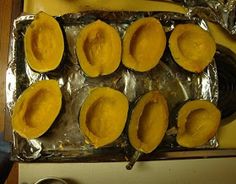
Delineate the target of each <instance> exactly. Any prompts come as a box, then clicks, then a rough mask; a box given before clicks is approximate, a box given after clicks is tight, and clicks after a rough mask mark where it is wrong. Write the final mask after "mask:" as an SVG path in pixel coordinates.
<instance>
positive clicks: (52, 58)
mask: <svg viewBox="0 0 236 184" xmlns="http://www.w3.org/2000/svg"><path fill="white" fill-rule="evenodd" d="M24 49H25V56H26V61H27V62H28V64H29V66H30V67H31V68H32V69H33V70H35V71H38V72H47V71H50V70H54V69H56V68H57V67H58V65H59V64H60V62H61V59H62V56H63V53H64V39H63V34H62V31H61V28H60V25H59V23H58V22H57V21H56V20H55V19H54V18H53V17H51V16H49V15H47V14H46V13H44V12H40V13H38V14H37V15H35V19H34V20H33V21H32V22H31V24H30V25H29V27H27V29H26V32H25V36H24Z"/></svg>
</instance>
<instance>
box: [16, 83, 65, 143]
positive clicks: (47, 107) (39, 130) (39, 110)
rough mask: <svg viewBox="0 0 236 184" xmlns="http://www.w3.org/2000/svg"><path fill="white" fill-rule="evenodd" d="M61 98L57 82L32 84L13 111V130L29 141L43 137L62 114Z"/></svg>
mask: <svg viewBox="0 0 236 184" xmlns="http://www.w3.org/2000/svg"><path fill="white" fill-rule="evenodd" d="M61 98H62V94H61V90H60V88H59V86H58V83H57V81H55V80H43V81H40V82H37V83H35V84H32V85H31V86H30V87H29V88H27V89H26V90H25V91H24V92H23V93H22V94H21V96H20V97H19V98H18V100H17V102H16V105H15V107H14V109H13V115H12V127H13V130H15V131H16V132H17V133H18V134H19V135H21V136H22V137H24V138H27V139H33V138H37V137H39V136H41V135H43V134H44V133H45V132H46V131H47V130H48V129H49V128H50V126H51V125H52V123H53V122H54V120H55V119H56V117H57V115H58V114H59V112H60V109H61Z"/></svg>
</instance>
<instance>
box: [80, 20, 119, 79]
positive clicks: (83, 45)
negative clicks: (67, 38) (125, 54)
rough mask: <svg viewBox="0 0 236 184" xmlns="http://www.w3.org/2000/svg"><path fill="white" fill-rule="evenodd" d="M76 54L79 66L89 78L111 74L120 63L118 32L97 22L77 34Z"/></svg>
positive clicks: (99, 21)
mask: <svg viewBox="0 0 236 184" xmlns="http://www.w3.org/2000/svg"><path fill="white" fill-rule="evenodd" d="M76 52H77V56H78V59H79V63H80V66H81V67H82V69H83V71H84V72H85V73H86V74H87V75H88V76H89V77H97V76H100V75H108V74H111V73H113V72H114V71H115V70H116V69H117V68H118V66H119V65H120V61H121V40H120V36H119V33H118V31H116V30H115V28H113V27H112V26H110V25H108V24H107V23H105V22H103V21H101V20H97V21H95V22H93V23H90V24H88V25H87V26H86V27H84V28H83V29H82V30H81V32H80V33H79V36H78V39H77V42H76Z"/></svg>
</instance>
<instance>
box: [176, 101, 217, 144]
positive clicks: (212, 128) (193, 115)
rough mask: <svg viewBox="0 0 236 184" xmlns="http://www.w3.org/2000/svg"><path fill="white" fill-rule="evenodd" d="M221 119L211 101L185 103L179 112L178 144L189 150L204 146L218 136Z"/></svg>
mask: <svg viewBox="0 0 236 184" xmlns="http://www.w3.org/2000/svg"><path fill="white" fill-rule="evenodd" d="M220 119H221V113H220V111H219V110H218V109H217V107H215V105H214V104H213V103H211V102H209V101H206V100H194V101H189V102H187V103H185V104H184V105H183V106H182V107H181V109H180V110H179V112H178V119H177V126H178V132H177V142H178V144H179V145H181V146H184V147H188V148H194V147H198V146H201V145H204V144H205V143H207V141H209V139H211V138H212V137H213V136H214V135H215V134H216V132H217V129H218V127H219V125H220Z"/></svg>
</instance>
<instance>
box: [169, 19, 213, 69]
mask: <svg viewBox="0 0 236 184" xmlns="http://www.w3.org/2000/svg"><path fill="white" fill-rule="evenodd" d="M169 48H170V51H171V54H172V56H173V58H174V60H175V61H176V63H177V64H178V65H180V66H181V67H182V68H184V69H185V70H188V71H190V72H195V73H200V72H202V71H203V70H204V69H205V68H206V67H207V66H208V64H209V63H210V62H211V61H212V59H213V57H214V55H215V52H216V44H215V41H214V39H213V38H212V37H211V35H210V34H209V33H208V32H207V31H205V30H203V29H202V28H200V27H199V26H197V25H195V24H179V25H177V26H176V27H175V29H174V31H173V32H172V33H171V35H170V39H169Z"/></svg>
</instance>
